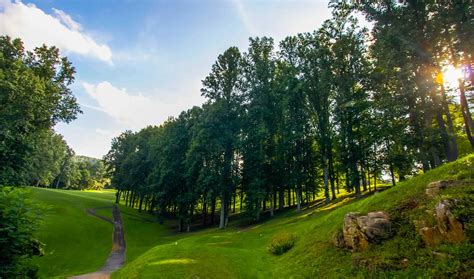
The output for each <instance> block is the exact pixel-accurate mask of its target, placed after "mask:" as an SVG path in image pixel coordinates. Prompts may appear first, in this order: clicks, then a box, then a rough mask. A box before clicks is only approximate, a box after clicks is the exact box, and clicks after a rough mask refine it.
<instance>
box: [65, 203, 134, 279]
mask: <svg viewBox="0 0 474 279" xmlns="http://www.w3.org/2000/svg"><path fill="white" fill-rule="evenodd" d="M106 208H111V209H112V216H113V218H114V219H113V220H110V219H109V218H106V217H104V216H101V215H99V214H97V213H96V210H97V209H106ZM86 212H87V213H88V214H89V215H92V216H94V217H97V218H99V219H101V220H103V221H106V222H109V223H111V224H113V225H114V232H113V235H112V251H111V252H110V254H109V257H108V258H107V261H106V262H105V264H104V266H102V268H101V269H100V270H98V271H96V272H93V273H88V274H84V275H78V276H73V277H70V278H73V279H105V278H110V274H112V272H114V271H116V270H118V269H120V268H121V267H122V266H123V263H124V261H125V235H124V232H123V224H122V218H121V216H120V211H119V209H118V207H117V206H116V205H114V206H112V207H111V206H106V207H96V208H88V209H87V210H86Z"/></svg>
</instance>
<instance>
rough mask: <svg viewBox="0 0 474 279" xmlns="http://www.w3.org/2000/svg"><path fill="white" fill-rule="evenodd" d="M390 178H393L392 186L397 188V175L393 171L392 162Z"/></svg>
mask: <svg viewBox="0 0 474 279" xmlns="http://www.w3.org/2000/svg"><path fill="white" fill-rule="evenodd" d="M390 177H391V178H392V186H395V173H394V171H393V164H392V163H391V162H390Z"/></svg>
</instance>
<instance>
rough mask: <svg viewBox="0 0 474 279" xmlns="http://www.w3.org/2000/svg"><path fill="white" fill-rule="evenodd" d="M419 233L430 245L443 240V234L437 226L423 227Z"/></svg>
mask: <svg viewBox="0 0 474 279" xmlns="http://www.w3.org/2000/svg"><path fill="white" fill-rule="evenodd" d="M418 233H419V234H420V236H421V239H422V240H423V242H424V243H425V244H426V245H428V246H433V245H436V244H438V243H440V242H441V240H442V237H441V234H440V233H439V230H438V228H437V227H432V228H430V227H424V228H421V229H420V230H419V231H418Z"/></svg>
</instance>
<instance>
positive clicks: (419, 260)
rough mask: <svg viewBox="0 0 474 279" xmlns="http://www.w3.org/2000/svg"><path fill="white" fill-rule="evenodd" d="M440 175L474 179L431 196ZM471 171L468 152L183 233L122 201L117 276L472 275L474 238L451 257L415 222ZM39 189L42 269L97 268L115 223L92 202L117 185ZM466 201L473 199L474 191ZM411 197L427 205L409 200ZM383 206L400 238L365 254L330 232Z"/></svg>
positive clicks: (44, 273)
mask: <svg viewBox="0 0 474 279" xmlns="http://www.w3.org/2000/svg"><path fill="white" fill-rule="evenodd" d="M440 179H464V180H465V181H470V183H471V184H466V185H465V186H463V187H461V188H457V189H454V190H453V189H451V190H446V191H445V192H442V194H441V195H439V196H438V197H436V198H435V199H433V200H427V198H426V197H425V195H424V194H423V193H424V190H425V187H426V185H427V184H428V183H429V182H431V181H435V180H440ZM473 179H474V155H470V156H468V157H465V158H463V159H460V160H458V161H456V162H454V163H450V164H446V165H444V166H441V167H439V168H437V169H435V170H432V171H430V172H428V173H427V174H425V175H420V176H418V177H415V178H413V179H411V180H409V181H406V182H402V183H399V184H398V185H397V186H396V187H392V188H388V189H387V190H385V191H383V192H380V193H376V194H373V195H371V196H369V197H366V198H363V199H360V200H354V199H353V198H352V197H351V196H350V195H340V196H339V198H338V200H337V201H336V202H333V203H331V204H330V205H327V206H314V205H313V206H312V207H309V208H307V209H305V210H303V211H302V212H301V213H296V212H295V211H294V210H293V209H292V210H286V211H284V212H281V213H278V214H277V215H276V216H275V217H274V218H272V219H267V220H266V221H264V222H262V223H259V224H254V225H252V226H247V227H241V223H239V222H238V221H234V222H231V224H230V227H229V228H228V229H226V230H219V229H217V228H210V229H205V230H201V231H195V232H191V233H182V234H177V233H175V232H174V230H172V229H170V228H171V226H174V225H175V224H174V223H173V222H170V221H166V222H165V224H166V225H160V224H158V223H157V222H156V221H155V220H154V218H153V216H151V215H149V214H146V213H139V212H138V211H137V210H136V209H132V208H128V207H125V206H123V205H120V210H121V213H122V220H123V223H124V230H125V239H126V245H127V250H126V264H125V266H124V268H123V269H121V270H119V271H117V272H115V273H114V274H113V277H114V278H156V277H157V276H159V277H161V278H271V277H273V278H308V277H309V278H314V277H318V278H341V277H356V278H372V277H382V278H383V277H398V278H406V277H417V278H428V277H436V276H438V277H439V276H441V277H446V278H448V277H460V276H463V275H466V272H467V274H468V275H472V274H470V273H469V270H473V268H472V267H473V266H474V265H473V262H472V260H469V259H472V258H473V257H472V255H473V250H474V249H473V246H472V244H469V243H466V244H465V245H451V244H442V245H440V246H439V247H435V249H436V251H437V252H439V253H444V254H449V259H448V260H446V259H444V260H443V259H437V258H436V257H434V256H433V254H432V252H433V251H432V249H431V248H427V247H424V246H423V245H422V244H421V242H420V239H419V237H418V236H417V235H416V230H415V228H414V226H413V224H412V223H413V222H412V221H413V220H416V219H419V218H427V213H426V210H427V209H428V208H429V207H433V205H434V204H435V203H436V202H437V201H439V200H440V199H443V198H465V197H469V196H472V190H471V189H472V181H473ZM31 191H32V193H33V197H34V198H36V199H37V200H38V201H39V202H41V203H42V204H44V205H46V206H47V207H48V209H47V210H46V212H45V216H44V221H43V223H42V225H41V230H40V239H41V240H42V241H43V242H44V243H45V244H46V247H45V251H46V255H45V256H44V257H41V258H37V259H35V262H36V263H37V264H38V265H39V266H40V277H43V278H51V277H58V278H65V277H68V276H71V275H78V274H84V273H88V272H93V271H96V270H97V269H99V268H100V267H101V266H102V265H103V264H104V262H105V260H106V258H107V255H108V254H109V252H110V249H111V234H112V226H111V225H110V224H109V223H107V222H104V221H102V220H100V219H98V218H95V217H92V216H89V215H87V214H86V213H85V209H86V208H92V207H102V206H111V205H112V204H113V202H114V200H115V196H114V191H110V190H109V191H70V190H68V191H64V190H51V189H42V188H31ZM341 194H342V192H341ZM468 201H469V202H471V203H472V199H471V200H468ZM412 202H413V203H415V204H417V205H419V206H418V207H417V208H415V209H413V208H410V207H409V205H410V204H411V203H412ZM467 207H468V208H467V209H466V207H465V206H464V207H462V208H459V209H456V210H457V211H456V212H459V213H456V214H459V216H464V217H466V216H467V217H468V216H469V215H472V209H470V208H471V207H472V206H471V205H469V204H468V206H467ZM375 210H385V211H388V212H389V213H390V214H391V217H393V220H394V223H395V224H394V226H395V227H397V230H398V233H397V235H396V236H395V237H394V238H392V239H390V240H387V241H385V242H383V243H381V244H377V245H372V246H371V247H370V248H369V249H368V250H367V251H364V252H359V253H351V252H349V251H346V250H341V249H337V248H335V247H334V246H333V244H332V243H331V239H332V236H333V234H334V233H335V232H336V231H338V229H340V228H341V226H342V222H343V218H344V215H345V214H346V213H348V212H351V211H357V212H361V213H367V212H369V211H375ZM97 213H98V214H101V215H103V216H105V217H107V218H111V212H110V210H107V209H99V210H97ZM428 215H429V214H428ZM470 228H472V227H470ZM471 231H472V229H471ZM282 235H291V236H292V239H296V241H294V244H293V247H292V248H291V249H289V250H288V251H286V253H284V254H282V255H278V256H276V255H273V254H272V253H271V252H270V251H269V250H268V248H269V247H270V245H271V243H272V241H275V239H278V238H279V237H280V236H282ZM405 259H406V261H407V262H408V266H406V267H404V268H402V267H401V265H400V262H401V261H402V260H405ZM460 272H461V273H460ZM462 272H464V273H462ZM374 274H376V276H375V275H374Z"/></svg>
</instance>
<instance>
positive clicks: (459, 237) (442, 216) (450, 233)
mask: <svg viewBox="0 0 474 279" xmlns="http://www.w3.org/2000/svg"><path fill="white" fill-rule="evenodd" d="M454 202H455V201H449V200H443V201H441V202H439V203H438V204H437V205H436V222H437V226H438V229H439V231H440V233H441V235H443V238H445V239H446V240H447V241H449V242H451V243H460V242H463V241H464V240H465V239H466V234H465V233H464V226H463V224H462V223H461V222H460V221H458V220H457V219H456V217H455V216H454V215H453V213H452V212H451V208H452V206H453V203H454Z"/></svg>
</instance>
